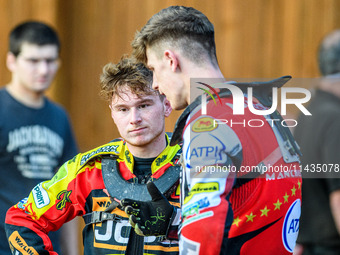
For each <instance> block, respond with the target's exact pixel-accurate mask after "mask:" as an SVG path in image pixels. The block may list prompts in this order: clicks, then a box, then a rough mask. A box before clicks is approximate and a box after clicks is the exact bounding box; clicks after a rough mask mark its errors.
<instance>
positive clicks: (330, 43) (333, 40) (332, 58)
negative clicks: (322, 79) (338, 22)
mask: <svg viewBox="0 0 340 255" xmlns="http://www.w3.org/2000/svg"><path fill="white" fill-rule="evenodd" d="M319 69H320V72H321V74H322V75H324V76H325V75H331V74H336V73H340V29H338V30H335V31H333V32H332V33H330V34H328V35H326V36H325V38H324V39H323V40H322V43H321V44H320V47H319Z"/></svg>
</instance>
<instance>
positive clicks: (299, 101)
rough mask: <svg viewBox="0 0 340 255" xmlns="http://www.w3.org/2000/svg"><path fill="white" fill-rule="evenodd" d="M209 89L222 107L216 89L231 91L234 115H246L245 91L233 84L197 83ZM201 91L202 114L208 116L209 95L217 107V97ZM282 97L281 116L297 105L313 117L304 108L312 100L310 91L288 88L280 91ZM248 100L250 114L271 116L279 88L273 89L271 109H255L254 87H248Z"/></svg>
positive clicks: (205, 90) (304, 112)
mask: <svg viewBox="0 0 340 255" xmlns="http://www.w3.org/2000/svg"><path fill="white" fill-rule="evenodd" d="M197 83H199V84H201V85H203V86H205V87H207V88H208V89H210V90H211V91H212V92H213V93H214V94H215V95H216V97H217V99H218V100H219V102H220V104H221V105H222V101H221V98H220V97H219V95H218V92H217V91H216V88H223V89H228V90H230V92H231V94H232V97H233V107H232V108H233V114H234V115H244V108H245V107H244V106H245V96H244V93H243V91H242V90H241V89H240V88H239V87H237V86H235V85H232V84H229V83H217V84H214V85H213V86H211V85H208V84H206V83H202V82H197ZM197 88H199V89H201V90H203V91H204V92H205V93H204V94H203V95H202V102H201V113H202V114H204V115H205V114H207V95H209V96H210V97H211V98H212V100H213V101H214V103H215V105H216V104H217V102H216V99H215V97H214V96H213V94H212V93H211V92H210V91H209V90H207V89H204V88H201V87H197ZM280 93H281V94H280V96H281V115H286V114H287V105H288V104H292V105H295V106H296V107H297V108H299V109H300V111H301V112H302V113H303V114H304V115H312V114H311V113H310V112H309V111H308V110H307V109H306V108H305V107H304V106H303V104H304V103H307V102H308V101H309V100H310V98H311V93H310V91H309V90H307V89H304V88H296V87H287V88H281V90H280ZM288 93H298V94H303V95H304V97H303V98H294V99H292V98H287V94H288ZM247 94H248V96H247V98H248V103H247V105H248V108H249V110H250V112H252V113H253V114H255V115H269V114H272V113H273V112H275V111H276V109H277V107H278V94H279V93H278V88H276V87H273V88H272V106H271V107H270V108H269V109H256V108H255V107H254V103H253V95H254V92H253V87H247Z"/></svg>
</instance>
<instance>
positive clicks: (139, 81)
mask: <svg viewBox="0 0 340 255" xmlns="http://www.w3.org/2000/svg"><path fill="white" fill-rule="evenodd" d="M152 75H153V74H152V72H151V71H150V70H149V69H148V68H146V66H145V65H144V64H143V63H141V62H137V61H136V60H135V59H133V58H128V57H127V56H123V57H122V59H121V60H120V61H119V62H118V63H117V64H114V63H108V64H106V65H105V66H104V68H103V73H102V74H101V76H100V85H101V91H100V95H101V96H102V98H103V99H105V100H108V101H110V100H112V98H113V97H114V96H120V93H121V92H122V88H124V87H125V86H127V87H129V89H130V90H131V92H132V93H134V94H135V95H138V96H142V95H152V94H155V95H160V94H159V92H158V91H155V90H153V89H152V81H153V79H152ZM162 98H163V96H161V99H162Z"/></svg>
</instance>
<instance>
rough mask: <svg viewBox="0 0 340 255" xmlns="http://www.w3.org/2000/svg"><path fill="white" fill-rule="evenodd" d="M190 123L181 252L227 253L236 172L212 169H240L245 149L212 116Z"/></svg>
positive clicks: (185, 150)
mask: <svg viewBox="0 0 340 255" xmlns="http://www.w3.org/2000/svg"><path fill="white" fill-rule="evenodd" d="M215 113H216V112H215ZM216 114H218V113H216ZM190 121H191V122H190V126H188V127H187V128H186V130H185V131H184V134H183V138H184V144H183V159H184V167H185V169H184V174H183V176H182V184H181V185H182V188H181V192H182V191H184V192H183V193H184V194H181V196H182V197H184V199H183V202H182V207H181V210H182V228H181V233H180V244H181V245H180V250H181V253H182V254H190V253H191V252H192V253H195V254H205V255H208V254H220V252H221V251H222V250H223V251H227V250H228V247H227V238H228V235H229V230H230V226H231V224H232V221H233V213H232V208H231V205H230V203H229V200H228V199H229V195H230V193H231V191H232V187H233V183H234V179H235V173H233V172H228V171H220V172H219V173H218V171H217V172H213V171H212V170H209V167H211V166H213V167H214V166H215V167H216V169H217V167H224V169H228V168H229V169H232V168H235V169H237V168H238V167H239V165H237V164H240V163H241V158H242V146H241V142H240V140H239V138H238V137H237V135H236V134H235V132H234V131H233V130H232V129H231V128H230V127H229V126H228V125H218V126H213V123H214V119H213V118H212V117H211V116H209V117H205V116H198V117H196V118H195V116H194V118H192V119H191V120H190ZM231 155H232V156H231ZM236 158H239V160H235V159H236ZM210 169H213V168H210ZM207 226H208V227H207Z"/></svg>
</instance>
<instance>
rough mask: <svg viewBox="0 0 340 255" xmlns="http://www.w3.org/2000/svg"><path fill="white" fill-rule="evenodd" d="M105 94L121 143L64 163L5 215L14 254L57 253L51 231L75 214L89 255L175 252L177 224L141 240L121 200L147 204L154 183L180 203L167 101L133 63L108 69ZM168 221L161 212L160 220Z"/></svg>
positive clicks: (175, 148) (125, 61)
mask: <svg viewBox="0 0 340 255" xmlns="http://www.w3.org/2000/svg"><path fill="white" fill-rule="evenodd" d="M101 94H102V95H103V96H104V97H105V98H106V99H107V100H108V101H109V107H110V109H111V116H112V119H113V121H114V123H115V124H116V126H117V128H118V131H119V133H120V135H121V137H122V138H119V139H115V140H113V141H111V142H109V143H107V144H104V145H102V146H99V147H97V148H95V149H93V150H90V151H88V152H85V153H81V154H78V155H77V156H75V157H74V158H73V159H71V160H69V161H67V162H66V163H65V164H64V165H63V166H62V167H61V168H60V169H59V171H58V172H57V174H56V175H55V176H54V177H53V178H52V179H51V180H49V181H46V182H42V183H40V184H39V185H38V186H37V187H36V188H35V189H33V190H32V192H31V194H30V195H29V197H28V198H26V199H24V200H23V201H21V202H19V203H18V204H17V205H15V206H13V207H12V208H11V209H10V210H9V211H8V213H7V217H6V232H7V236H8V240H9V243H10V245H11V246H12V252H13V254H16V253H15V252H16V251H17V250H18V251H20V250H21V249H22V246H21V243H25V244H27V247H29V248H30V249H31V250H34V251H36V254H43V253H44V252H49V254H54V253H53V248H52V246H51V240H50V239H49V238H48V236H47V233H48V232H50V231H53V230H56V229H58V228H59V227H60V226H62V225H63V224H64V223H65V222H67V221H69V220H71V219H73V218H75V217H76V216H83V218H84V221H85V224H86V226H85V228H84V230H83V240H84V254H96V255H99V254H131V255H132V254H133V255H138V254H141V255H142V254H146V253H147V254H168V255H175V254H178V237H177V235H176V230H177V227H176V225H175V226H173V227H171V226H170V227H169V228H168V229H167V233H166V234H165V235H163V236H161V237H156V236H150V237H147V238H146V237H145V238H144V237H141V236H139V235H136V234H135V232H134V231H133V229H132V228H131V225H130V224H129V221H128V217H127V215H126V214H125V212H124V211H122V210H121V207H120V206H119V203H118V202H119V201H120V200H121V199H122V198H126V197H128V198H131V199H138V200H141V199H145V200H148V199H150V198H149V195H148V191H147V185H146V183H147V182H150V183H153V184H152V185H155V186H151V187H149V186H148V188H149V190H150V191H151V193H152V190H155V196H156V197H157V196H160V197H163V196H166V197H167V199H168V200H169V201H171V203H172V204H173V205H174V206H176V207H178V206H179V190H177V186H178V179H179V171H180V170H179V168H180V167H179V163H178V161H179V154H180V146H179V145H175V146H170V145H169V143H170V141H169V137H168V135H167V134H166V133H165V129H164V128H165V127H164V125H165V123H164V122H165V120H164V118H165V117H168V116H169V114H170V113H171V111H172V108H171V106H170V103H169V101H168V100H167V99H166V98H165V97H164V96H162V95H160V94H159V93H158V92H157V91H155V90H153V89H152V72H150V71H149V70H148V69H147V68H146V67H145V66H144V65H143V64H142V63H136V62H135V61H133V60H131V59H129V58H123V59H122V60H121V61H120V62H119V63H118V64H107V65H106V66H105V67H104V70H103V74H102V76H101ZM155 187H158V188H159V189H160V190H161V191H162V194H161V193H157V192H158V190H157V189H155ZM37 194H41V195H40V196H39V197H38V196H37ZM39 198H40V199H39ZM176 212H177V209H176V210H175V209H174V210H173V211H172V212H171V214H174V215H175V214H176ZM164 217H165V216H164V212H163V211H162V210H158V218H157V219H156V221H159V222H163V218H164ZM153 222H154V221H153ZM153 225H154V224H153V223H152V224H150V225H149V226H152V228H153V227H154V226H153ZM155 225H157V224H155ZM131 230H132V231H131ZM17 240H20V241H21V243H19V242H18V241H17Z"/></svg>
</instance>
